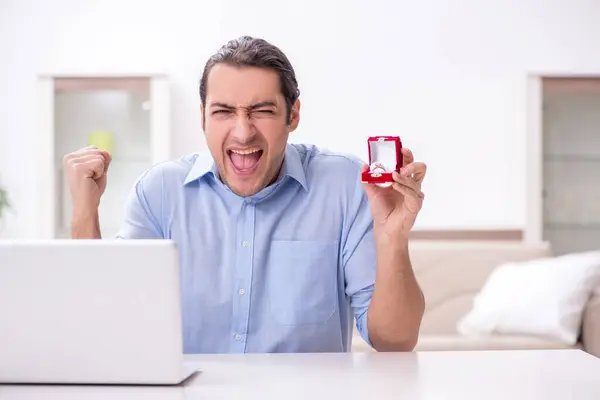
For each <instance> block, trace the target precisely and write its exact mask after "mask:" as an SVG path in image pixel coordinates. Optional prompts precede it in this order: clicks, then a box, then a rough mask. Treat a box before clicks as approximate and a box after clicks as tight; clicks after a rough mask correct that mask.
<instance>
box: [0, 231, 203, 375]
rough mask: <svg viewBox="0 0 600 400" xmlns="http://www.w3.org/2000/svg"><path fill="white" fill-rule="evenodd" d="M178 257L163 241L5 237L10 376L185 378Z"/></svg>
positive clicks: (0, 311) (2, 370)
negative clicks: (27, 239)
mask: <svg viewBox="0 0 600 400" xmlns="http://www.w3.org/2000/svg"><path fill="white" fill-rule="evenodd" d="M177 258H178V256H177V250H176V248H175V245H174V244H173V243H172V242H170V241H163V240H52V241H0V383H59V384H133V385H176V384H179V383H182V382H183V381H185V380H186V379H187V378H189V377H190V376H191V375H193V374H194V372H195V371H196V368H194V367H193V366H192V365H188V364H186V363H184V360H183V346H182V329H181V308H180V290H179V289H180V287H179V272H178V271H179V269H178V261H177Z"/></svg>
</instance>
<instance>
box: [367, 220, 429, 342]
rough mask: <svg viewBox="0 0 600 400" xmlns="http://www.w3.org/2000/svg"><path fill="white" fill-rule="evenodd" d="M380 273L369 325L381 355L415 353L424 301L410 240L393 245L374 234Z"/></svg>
mask: <svg viewBox="0 0 600 400" xmlns="http://www.w3.org/2000/svg"><path fill="white" fill-rule="evenodd" d="M375 237H376V238H377V239H376V241H375V242H376V243H377V272H376V278H375V289H374V291H373V297H372V299H371V304H370V305H369V312H368V315H367V325H368V328H369V337H370V340H371V343H372V346H373V347H374V348H375V349H377V350H378V351H412V350H413V349H414V348H415V346H416V344H417V340H418V336H419V328H420V326H421V321H422V318H423V313H424V311H425V298H424V296H423V292H422V291H421V288H420V287H419V284H418V283H417V280H416V278H415V274H414V272H413V269H412V265H411V262H410V256H409V250H408V240H406V241H401V242H399V243H393V242H392V241H391V240H390V239H389V238H387V237H384V235H383V234H380V233H378V232H377V231H375Z"/></svg>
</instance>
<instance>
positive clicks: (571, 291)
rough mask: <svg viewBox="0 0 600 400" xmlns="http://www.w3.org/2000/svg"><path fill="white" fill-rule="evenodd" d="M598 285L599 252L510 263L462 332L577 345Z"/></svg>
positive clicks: (478, 299) (479, 299)
mask: <svg viewBox="0 0 600 400" xmlns="http://www.w3.org/2000/svg"><path fill="white" fill-rule="evenodd" d="M599 284H600V251H589V252H582V253H574V254H566V255H563V256H558V257H549V258H542V259H535V260H530V261H525V262H511V263H505V264H502V265H500V266H498V267H497V268H496V269H495V270H494V271H493V272H492V273H491V274H490V276H489V277H488V280H487V281H486V283H485V284H484V286H483V287H482V289H481V291H480V293H478V294H477V295H476V296H475V298H474V301H473V307H472V309H471V310H470V311H469V313H467V314H466V315H465V316H464V317H463V318H461V319H460V320H459V321H458V324H457V330H458V332H459V333H460V334H462V335H465V336H470V335H479V336H481V335H491V334H517V335H519V334H523V335H539V336H543V337H546V338H548V339H554V340H557V341H561V342H564V343H567V344H571V345H572V344H575V343H576V342H577V339H578V337H579V331H580V325H581V318H582V313H583V310H584V308H585V305H586V303H587V301H588V300H589V298H590V296H591V295H592V293H593V291H594V290H595V289H596V288H597V286H598V285H599Z"/></svg>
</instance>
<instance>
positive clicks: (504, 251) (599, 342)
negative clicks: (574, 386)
mask: <svg viewBox="0 0 600 400" xmlns="http://www.w3.org/2000/svg"><path fill="white" fill-rule="evenodd" d="M410 250H411V260H412V263H413V268H414V269H415V273H416V276H417V279H418V281H419V284H420V285H421V288H422V289H423V292H424V294H425V298H426V304H427V305H426V311H425V316H424V318H423V322H422V325H421V331H420V334H419V342H418V344H417V348H416V350H418V351H434V350H480V349H483V350H500V349H556V348H568V347H578V348H582V349H584V350H586V351H587V352H589V353H591V354H594V355H596V356H600V296H599V295H596V296H593V297H592V298H591V299H590V301H589V302H588V305H587V306H586V309H585V311H584V316H583V324H582V334H581V339H580V340H579V342H578V343H577V344H576V345H575V346H569V345H565V344H563V343H560V342H557V341H553V340H549V339H547V338H544V337H539V336H528V335H493V336H488V337H479V338H476V337H466V336H462V335H460V334H459V333H458V331H457V322H458V321H459V320H460V318H461V317H462V316H464V315H465V314H466V313H468V311H469V310H470V309H471V306H472V303H473V298H474V296H475V295H476V294H477V293H478V292H479V291H480V289H481V288H482V287H483V285H484V283H485V282H486V280H487V278H488V276H489V275H490V273H491V272H492V271H493V270H494V268H496V267H497V266H498V265H500V264H501V263H504V262H508V261H526V260H530V259H535V258H542V257H547V256H550V255H551V249H550V248H549V246H548V245H547V244H538V245H527V244H525V243H521V242H508V241H507V242H488V241H479V242H460V241H451V242H440V241H429V242H428V241H413V242H411V244H410ZM507 295H510V294H508V293H507ZM353 351H372V350H370V349H369V347H368V346H367V345H366V343H365V342H364V341H363V340H362V339H361V338H360V336H359V335H358V333H357V332H355V336H354V339H353Z"/></svg>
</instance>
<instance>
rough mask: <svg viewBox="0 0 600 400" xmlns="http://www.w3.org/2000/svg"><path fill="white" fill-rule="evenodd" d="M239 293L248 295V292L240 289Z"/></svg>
mask: <svg viewBox="0 0 600 400" xmlns="http://www.w3.org/2000/svg"><path fill="white" fill-rule="evenodd" d="M238 293H239V294H240V295H244V294H246V291H245V290H244V289H240V290H238Z"/></svg>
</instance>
